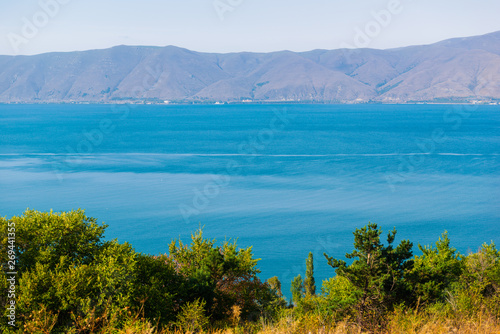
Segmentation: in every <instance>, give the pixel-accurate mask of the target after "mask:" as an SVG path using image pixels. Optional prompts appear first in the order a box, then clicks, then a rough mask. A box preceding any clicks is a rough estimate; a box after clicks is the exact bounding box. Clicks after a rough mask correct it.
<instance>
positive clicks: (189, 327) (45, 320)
mask: <svg viewBox="0 0 500 334" xmlns="http://www.w3.org/2000/svg"><path fill="white" fill-rule="evenodd" d="M10 222H15V225H16V227H15V228H16V237H17V238H16V239H17V240H16V241H18V242H17V245H16V248H15V250H16V252H17V254H18V257H17V258H16V260H17V261H18V264H19V266H18V276H17V277H18V280H17V282H16V286H15V290H16V302H17V303H16V307H17V309H16V316H17V323H18V325H19V326H18V328H12V327H10V326H8V325H7V324H6V319H7V318H6V317H5V316H3V317H2V320H1V321H0V331H1V332H2V333H144V334H165V333H185V332H192V333H194V332H205V331H206V332H211V333H218V334H222V333H281V332H287V333H304V332H321V333H360V332H363V331H364V332H366V331H367V330H368V332H384V333H451V332H457V333H497V332H500V252H499V251H498V250H497V249H496V246H495V245H494V244H493V243H491V244H484V245H483V246H482V247H481V248H480V249H479V250H478V251H477V252H475V253H470V254H468V255H467V256H463V255H460V254H459V253H458V252H457V251H456V249H455V248H453V247H451V242H450V240H449V238H448V235H447V233H446V232H445V233H444V234H443V235H442V236H441V237H440V238H439V240H438V241H437V242H436V243H435V245H433V246H425V247H422V246H420V245H419V248H420V250H421V251H422V254H421V255H419V256H415V257H412V243H410V242H409V241H407V240H404V241H401V242H400V243H399V245H398V246H397V247H396V246H393V243H394V240H395V236H396V230H395V229H394V230H393V231H391V232H390V233H389V234H388V236H387V246H384V245H383V244H382V243H381V241H380V236H381V234H382V231H381V230H380V229H379V228H378V226H377V225H376V224H368V225H367V226H365V227H363V228H361V229H357V230H356V231H355V232H354V248H355V249H354V251H353V252H351V253H348V254H346V258H347V259H349V260H352V262H351V263H350V264H348V263H347V262H346V261H342V260H337V259H334V258H331V257H329V256H327V255H326V254H325V257H326V258H327V262H328V264H330V265H331V266H332V267H334V268H335V269H336V270H335V271H336V274H337V275H336V276H334V277H332V278H330V279H327V280H324V281H323V283H322V287H321V292H316V286H315V280H314V266H313V255H312V253H310V254H309V256H308V258H307V260H306V273H305V279H302V276H301V275H298V276H297V277H295V278H294V279H293V281H292V288H291V291H292V296H293V299H292V301H293V305H288V306H287V305H286V302H285V300H284V298H283V295H282V292H281V282H280V281H279V279H278V277H276V276H275V277H271V278H270V279H268V280H267V281H266V282H261V281H260V279H259V278H258V276H257V275H258V273H259V270H258V269H257V261H258V260H257V259H254V258H253V255H252V249H251V248H246V249H240V248H238V247H237V245H236V242H224V243H222V244H220V245H219V244H217V243H216V241H215V240H209V239H205V238H204V237H203V232H202V230H201V229H200V230H198V231H196V232H195V233H194V234H193V235H192V236H191V243H190V244H184V243H182V241H180V240H174V241H172V243H171V244H170V247H169V253H168V254H164V255H159V256H151V255H145V254H139V253H137V252H135V251H134V250H133V249H132V247H131V246H130V245H128V244H126V243H125V244H120V243H118V242H117V241H115V240H112V241H105V240H104V231H105V228H106V225H105V224H98V223H97V220H95V219H93V218H89V217H86V216H85V213H84V211H83V210H77V211H71V212H63V213H53V212H49V213H41V212H37V211H33V210H28V211H26V212H25V213H24V215H23V216H20V217H13V218H12V219H11V220H10ZM8 228H9V221H7V220H6V219H4V218H0V232H1V234H0V239H1V241H2V244H1V245H0V259H1V261H2V266H3V269H4V270H2V271H1V272H0V289H1V290H2V291H4V292H3V293H2V294H1V295H0V306H1V308H2V312H3V313H4V315H5V314H6V312H7V308H6V306H7V302H8V299H7V297H6V296H7V293H5V292H6V291H7V288H8V287H9V284H8V281H7V280H6V278H7V276H6V272H7V270H6V268H8V267H7V266H6V264H7V260H8V259H9V248H8V247H5V245H8V243H7V236H8V234H7V233H8ZM353 320H355V322H353Z"/></svg>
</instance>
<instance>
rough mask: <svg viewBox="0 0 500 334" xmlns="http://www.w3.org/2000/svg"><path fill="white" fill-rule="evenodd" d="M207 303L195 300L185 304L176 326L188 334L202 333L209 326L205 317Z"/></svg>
mask: <svg viewBox="0 0 500 334" xmlns="http://www.w3.org/2000/svg"><path fill="white" fill-rule="evenodd" d="M205 304H206V303H205V301H202V300H199V299H197V300H195V301H194V302H191V303H187V304H185V305H184V306H183V307H182V309H181V312H180V314H179V316H178V318H177V322H176V325H177V326H178V327H179V328H180V329H181V330H182V331H184V332H186V333H195V332H200V331H202V330H203V329H205V328H206V327H207V325H208V318H207V317H206V315H205V309H204V308H205Z"/></svg>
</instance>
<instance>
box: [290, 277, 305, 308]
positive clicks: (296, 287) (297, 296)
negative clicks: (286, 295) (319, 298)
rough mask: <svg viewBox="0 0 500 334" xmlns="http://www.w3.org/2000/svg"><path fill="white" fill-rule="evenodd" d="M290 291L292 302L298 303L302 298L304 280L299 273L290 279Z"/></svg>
mask: <svg viewBox="0 0 500 334" xmlns="http://www.w3.org/2000/svg"><path fill="white" fill-rule="evenodd" d="M290 291H291V292H292V303H293V304H295V305H298V304H299V303H300V301H301V300H302V299H303V298H304V294H305V291H304V280H302V276H301V275H297V276H296V277H294V279H293V280H292V285H291V287H290Z"/></svg>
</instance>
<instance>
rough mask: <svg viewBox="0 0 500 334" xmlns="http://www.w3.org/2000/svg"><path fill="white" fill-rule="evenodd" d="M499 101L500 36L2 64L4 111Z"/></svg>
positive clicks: (22, 59)
mask: <svg viewBox="0 0 500 334" xmlns="http://www.w3.org/2000/svg"><path fill="white" fill-rule="evenodd" d="M498 100H500V32H494V33H490V34H486V35H482V36H476V37H468V38H455V39H450V40H445V41H442V42H439V43H435V44H431V45H422V46H411V47H404V48H398V49H388V50H375V49H356V50H347V49H343V50H342V49H340V50H313V51H309V52H291V51H281V52H271V53H249V52H240V53H227V54H216V53H202V52H194V51H190V50H187V49H182V48H178V47H174V46H167V47H145V46H139V47H137V46H117V47H113V48H110V49H104V50H90V51H81V52H80V51H79V52H66V53H46V54H40V55H35V56H0V102H3V103H37V102H38V103H59V102H99V103H111V102H141V101H142V102H147V101H150V102H159V103H162V102H163V101H172V102H223V101H228V102H241V101H255V102H273V101H296V102H299V101H300V102H336V103H362V102H387V103H405V102H419V101H420V102H423V101H427V102H429V101H434V102H440V101H441V102H442V101H458V102H465V101H469V102H471V101H498Z"/></svg>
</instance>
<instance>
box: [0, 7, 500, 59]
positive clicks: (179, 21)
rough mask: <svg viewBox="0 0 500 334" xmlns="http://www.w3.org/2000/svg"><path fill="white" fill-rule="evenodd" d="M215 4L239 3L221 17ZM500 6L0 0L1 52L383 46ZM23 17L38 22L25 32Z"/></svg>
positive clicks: (462, 24) (427, 36)
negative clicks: (378, 18) (362, 33)
mask: <svg viewBox="0 0 500 334" xmlns="http://www.w3.org/2000/svg"><path fill="white" fill-rule="evenodd" d="M57 1H59V3H65V4H59V5H58V6H59V8H54V7H53V6H49V9H48V10H47V9H46V10H45V12H49V14H51V15H52V16H53V17H51V16H50V15H47V14H45V13H44V10H43V9H42V6H41V5H40V3H51V2H52V3H54V2H57ZM391 1H395V2H396V3H395V4H394V6H395V5H397V2H399V6H398V7H397V10H394V12H395V13H394V14H391V16H392V17H391V18H390V19H389V20H388V21H387V23H386V22H385V21H384V22H382V23H383V24H381V23H375V25H373V24H374V22H375V21H374V20H375V19H374V16H373V12H380V11H382V10H386V9H387V8H389V7H390V5H389V4H390V3H391ZM214 3H218V4H219V5H220V4H222V6H223V5H224V4H225V5H226V6H230V7H225V8H231V9H232V11H226V12H224V13H223V15H222V16H223V18H224V20H221V15H219V14H220V13H219V14H218V13H217V11H216V9H215V7H214ZM231 4H232V5H231ZM395 8H396V7H395ZM51 11H52V12H51ZM499 14H500V1H499V0H309V1H305V0H140V1H139V0H99V1H97V0H40V1H39V0H0V54H3V55H6V54H37V53H43V52H49V51H73V50H88V49H98V48H107V47H111V46H114V45H120V44H127V45H157V46H164V45H176V46H180V47H185V48H188V49H191V50H196V51H206V52H237V51H256V52H268V51H277V50H293V51H305V50H312V49H320V48H321V49H336V48H340V47H342V46H352V47H358V46H368V47H372V48H381V49H385V48H392V47H399V46H407V45H415V44H429V43H433V42H436V41H440V40H443V39H446V38H451V37H463V36H473V35H480V34H484V33H488V32H493V31H498V30H500V19H499ZM34 16H35V18H34ZM47 18H48V19H47ZM37 20H38V21H37ZM26 22H29V23H28V25H29V24H35V25H38V26H39V27H38V28H37V29H38V31H35V32H33V31H32V30H31V31H30V30H29V29H26V28H25V29H24V32H23V27H25V26H26V25H27V23H26ZM370 24H371V25H370ZM376 25H378V27H377V26H376ZM384 25H385V26H384ZM369 28H371V29H372V30H371V35H372V36H367V37H368V38H366V37H364V38H363V37H359V36H358V35H359V33H357V31H358V30H356V29H360V30H365V29H369ZM26 32H28V34H27V33H26Z"/></svg>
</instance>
